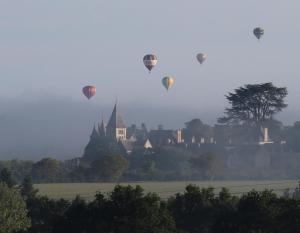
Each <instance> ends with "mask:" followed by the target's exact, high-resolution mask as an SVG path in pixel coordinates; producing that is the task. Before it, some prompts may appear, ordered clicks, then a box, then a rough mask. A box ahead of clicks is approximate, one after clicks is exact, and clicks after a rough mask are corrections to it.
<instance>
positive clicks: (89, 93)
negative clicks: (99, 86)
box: [82, 86, 96, 99]
mask: <svg viewBox="0 0 300 233" xmlns="http://www.w3.org/2000/svg"><path fill="white" fill-rule="evenodd" d="M82 92H83V94H84V95H85V96H86V98H88V99H90V98H92V97H93V96H94V95H95V94H96V87H95V86H85V87H84V88H82Z"/></svg>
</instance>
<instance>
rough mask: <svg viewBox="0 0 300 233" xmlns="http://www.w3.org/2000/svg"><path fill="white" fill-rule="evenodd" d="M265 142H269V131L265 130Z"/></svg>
mask: <svg viewBox="0 0 300 233" xmlns="http://www.w3.org/2000/svg"><path fill="white" fill-rule="evenodd" d="M264 142H269V129H268V128H264Z"/></svg>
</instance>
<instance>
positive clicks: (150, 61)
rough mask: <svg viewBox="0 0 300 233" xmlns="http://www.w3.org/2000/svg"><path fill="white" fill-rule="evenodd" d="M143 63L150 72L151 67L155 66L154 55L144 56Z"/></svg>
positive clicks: (155, 59)
mask: <svg viewBox="0 0 300 233" xmlns="http://www.w3.org/2000/svg"><path fill="white" fill-rule="evenodd" d="M143 62H144V65H145V66H146V67H147V69H148V70H149V72H151V70H152V69H153V67H154V66H156V64H157V57H156V56H155V55H154V54H147V55H145V56H144V58H143Z"/></svg>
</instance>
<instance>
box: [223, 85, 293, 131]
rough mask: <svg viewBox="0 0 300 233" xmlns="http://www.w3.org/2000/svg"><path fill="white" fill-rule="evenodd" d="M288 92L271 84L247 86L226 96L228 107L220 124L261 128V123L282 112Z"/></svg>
mask: <svg viewBox="0 0 300 233" xmlns="http://www.w3.org/2000/svg"><path fill="white" fill-rule="evenodd" d="M287 94H288V92H287V89H286V88H285V87H275V86H274V85H273V84H272V83H262V84H247V85H245V86H243V87H239V88H238V89H235V91H234V92H230V93H229V94H228V95H226V99H227V100H228V102H229V104H230V107H228V108H226V109H225V116H224V117H222V118H219V122H220V123H227V124H232V123H235V124H245V123H246V124H248V125H254V126H259V127H260V126H262V124H263V122H265V121H267V120H269V119H272V117H273V116H274V115H275V114H276V113H278V112H280V111H282V110H283V109H284V108H285V107H287V104H286V103H285V101H284V99H285V97H286V96H287Z"/></svg>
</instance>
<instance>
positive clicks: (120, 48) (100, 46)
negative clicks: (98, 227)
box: [0, 0, 300, 134]
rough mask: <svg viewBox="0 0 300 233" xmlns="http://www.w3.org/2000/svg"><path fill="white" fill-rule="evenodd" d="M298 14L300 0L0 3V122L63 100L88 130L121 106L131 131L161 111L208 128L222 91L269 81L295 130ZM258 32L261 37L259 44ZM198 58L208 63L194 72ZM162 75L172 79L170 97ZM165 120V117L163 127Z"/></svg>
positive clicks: (298, 93)
mask: <svg viewBox="0 0 300 233" xmlns="http://www.w3.org/2000/svg"><path fill="white" fill-rule="evenodd" d="M299 9H300V3H299V0H287V1H283V0H243V1H241V0H226V1H220V0H210V1H207V0H206V1H202V0H189V1H179V0H163V1H162V0H160V1H159V0H152V1H143V0H126V1H121V0H119V1H116V0H115V1H113V0H112V1H100V0H98V1H96V0H88V1H86V0H81V1H78V0H64V1H61V0H51V1H49V0H0V31H1V36H0V80H1V84H2V85H0V98H1V100H2V101H1V103H2V105H5V106H7V105H8V106H10V107H9V108H8V107H5V108H3V106H2V107H1V106H0V116H9V119H11V118H13V116H14V114H15V115H16V117H22V108H21V109H20V106H24V109H23V110H24V112H26V111H27V112H28V109H27V108H26V106H27V105H26V104H28V103H30V104H31V105H30V106H35V107H36V108H35V109H34V110H33V111H37V110H38V109H39V110H38V111H45V110H43V109H47V104H48V105H49V108H51V106H53V102H54V103H59V102H60V100H63V101H64V103H65V107H64V109H63V110H64V111H65V112H72V114H76V110H74V109H72V110H71V109H70V111H68V106H74V105H76V106H80V105H81V104H82V105H88V106H90V109H91V110H90V112H88V111H89V108H87V109H86V111H87V113H86V115H87V116H91V117H90V118H89V117H86V118H84V119H88V118H89V119H91V120H90V121H93V120H94V119H95V118H96V117H97V116H98V114H99V115H100V112H101V111H103V112H104V114H105V115H108V114H110V109H109V110H107V109H108V108H107V106H111V105H113V104H114V102H115V99H116V98H118V99H119V102H120V104H121V106H122V105H123V107H122V110H123V112H125V115H126V114H127V113H128V111H129V109H130V113H128V114H127V115H126V116H127V119H125V120H126V122H128V124H129V123H132V122H133V121H134V120H136V119H139V118H142V117H143V118H144V120H143V121H145V122H150V124H156V123H157V120H156V121H153V115H155V117H156V118H158V117H159V113H160V112H159V111H158V112H157V110H158V109H164V108H166V109H173V110H172V112H176V111H174V109H177V110H178V113H177V114H178V115H180V114H182V113H183V112H184V114H182V117H181V118H183V116H195V117H200V118H204V119H210V122H214V120H215V119H216V117H218V116H219V115H220V114H221V113H222V112H223V109H224V106H225V103H226V101H225V98H224V95H225V94H226V93H227V92H228V91H232V90H233V89H234V88H236V87H239V86H240V85H243V84H245V83H260V82H269V81H272V82H274V84H275V85H278V86H287V87H288V90H289V97H288V102H289V107H288V109H287V110H286V111H285V113H284V114H282V116H281V118H282V120H285V121H286V122H292V121H294V120H296V119H300V117H299V99H300V91H299V88H300V81H299V80H300V79H299V78H300V77H299V74H300V71H299V67H300V62H299V52H300V47H299V41H300V25H299V22H300V14H299ZM256 26H260V27H263V28H264V29H265V36H264V37H263V38H262V40H261V41H260V42H258V41H257V40H256V38H255V37H254V36H253V34H252V30H253V28H254V27H256ZM198 52H205V53H208V56H209V57H208V59H207V61H206V62H205V64H203V65H202V66H201V67H200V65H199V64H198V63H197V61H196V58H195V56H196V54H197V53H198ZM146 53H155V54H156V55H157V56H158V59H159V62H158V65H157V67H156V68H155V69H154V70H153V72H152V74H151V75H149V74H148V72H147V70H146V68H145V67H144V66H143V63H142V58H143V56H144V54H146ZM165 75H172V76H174V78H175V85H174V87H173V88H172V89H171V90H170V91H169V93H166V91H165V90H164V88H163V87H162V85H161V78H162V77H163V76H165ZM86 84H92V85H96V86H97V95H96V96H95V97H94V98H93V99H92V100H91V101H90V103H88V101H87V100H86V99H85V98H84V97H83V96H82V93H81V88H82V87H83V86H84V85H86ZM51 101H52V102H51ZM68 103H72V104H70V105H69V104H68ZM39 105H43V106H42V107H39ZM50 105H51V106H50ZM124 106H129V107H128V109H126V108H125V107H124ZM134 106H139V109H144V110H145V109H146V110H147V111H146V110H145V111H143V112H142V111H137V112H135V110H134V109H135V108H134ZM1 108H2V110H1ZM96 108H97V109H99V112H97V111H95V109H96ZM51 109H53V111H55V108H51ZM92 109H93V110H92ZM77 110H78V111H79V108H78V109H77ZM53 111H49V114H48V113H47V116H48V117H49V120H47V124H48V125H50V127H52V126H55V124H54V122H52V121H51V114H54V115H55V116H57V115H58V117H59V112H55V113H53ZM141 112H142V113H143V114H142V113H141ZM146 113H147V114H146ZM151 113H154V114H151ZM78 114H79V112H78ZM80 114H82V113H80ZM80 114H79V115H80ZM135 114H137V115H136V116H134V115H135ZM138 114H140V115H138ZM25 115H26V114H25ZM41 115H43V114H41ZM44 115H45V114H44ZM38 116H39V114H37V115H36V114H35V118H36V119H39V118H38ZM132 116H134V117H132ZM41 117H42V116H41ZM70 117H72V115H71V114H69V115H62V116H61V119H62V120H64V121H65V120H66V119H67V118H70ZM106 117H108V116H106ZM170 117H171V118H172V116H171V114H170V115H168V114H165V112H164V113H163V114H162V117H161V120H160V121H161V123H165V122H167V121H168V120H169V119H168V118H170ZM128 118H130V119H128ZM181 118H180V117H178V116H177V118H176V117H175V121H176V120H177V119H178V124H182V121H181ZM179 120H180V122H179ZM186 120H188V119H186ZM172 122H173V123H174V119H173V121H172ZM175 123H176V122H175ZM175 123H174V124H175ZM2 124H4V123H3V122H2ZM24 124H26V121H24ZM78 124H81V127H82V125H84V126H85V124H87V122H86V121H85V122H84V121H79V122H78ZM88 124H90V122H88ZM174 124H173V125H174ZM180 126H182V125H180ZM72 127H76V125H74V126H72ZM68 129H69V128H66V130H68ZM11 130H16V128H14V127H13V126H12V128H11ZM0 134H1V133H0Z"/></svg>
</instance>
